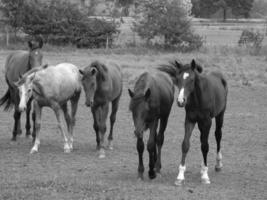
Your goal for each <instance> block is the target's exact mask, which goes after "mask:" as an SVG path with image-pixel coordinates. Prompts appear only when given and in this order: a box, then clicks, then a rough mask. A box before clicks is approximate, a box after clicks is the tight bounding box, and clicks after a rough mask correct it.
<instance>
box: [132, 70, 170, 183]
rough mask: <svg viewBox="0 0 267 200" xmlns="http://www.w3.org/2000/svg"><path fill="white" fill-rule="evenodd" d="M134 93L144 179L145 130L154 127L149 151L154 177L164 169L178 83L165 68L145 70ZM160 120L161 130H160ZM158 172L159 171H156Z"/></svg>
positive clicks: (136, 124)
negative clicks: (164, 148) (163, 150)
mask: <svg viewBox="0 0 267 200" xmlns="http://www.w3.org/2000/svg"><path fill="white" fill-rule="evenodd" d="M128 92H129V95H130V97H131V101H130V106H129V108H130V111H131V112H132V117H133V121H134V126H135V131H134V133H135V136H136V137H137V143H136V147H137V151H138V156H139V165H138V178H140V179H143V173H144V164H143V152H144V141H143V133H144V131H146V130H147V129H150V134H149V139H148V142H147V150H148V153H149V171H148V175H149V178H150V179H153V178H155V177H156V173H160V169H161V147H162V145H163V141H164V131H165V129H166V126H167V123H168V118H169V114H170V111H171V107H172V104H173V99H174V85H173V82H172V80H171V79H170V77H169V76H168V75H167V74H166V73H163V72H160V71H158V72H157V73H154V74H150V73H148V72H145V73H143V74H141V75H140V77H139V78H138V80H137V82H136V84H135V86H134V91H132V90H130V89H129V90H128ZM159 120H160V126H159V131H158V133H157V129H158V124H159ZM155 172H156V173H155Z"/></svg>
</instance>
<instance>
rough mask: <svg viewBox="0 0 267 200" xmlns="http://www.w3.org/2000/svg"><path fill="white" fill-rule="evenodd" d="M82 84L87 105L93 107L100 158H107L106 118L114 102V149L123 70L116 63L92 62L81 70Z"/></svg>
mask: <svg viewBox="0 0 267 200" xmlns="http://www.w3.org/2000/svg"><path fill="white" fill-rule="evenodd" d="M80 73H81V75H82V85H83V88H84V92H85V96H86V100H85V105H86V106H88V107H91V111H92V115H93V119H94V125H93V127H94V130H95V133H96V142H97V149H98V150H99V158H105V150H104V136H105V132H106V129H107V128H106V120H107V116H108V111H109V103H110V102H111V104H112V109H111V114H110V132H109V136H108V148H109V149H110V150H112V149H113V144H112V141H113V126H114V123H115V121H116V114H117V111H118V107H119V101H120V97H121V94H122V85H123V84H122V72H121V69H120V67H119V66H118V65H116V64H115V63H102V62H99V61H94V62H92V63H91V64H90V65H89V66H87V67H85V68H84V69H83V70H82V69H81V70H80Z"/></svg>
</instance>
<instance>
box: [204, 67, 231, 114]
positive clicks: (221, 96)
mask: <svg viewBox="0 0 267 200" xmlns="http://www.w3.org/2000/svg"><path fill="white" fill-rule="evenodd" d="M208 80H209V82H210V83H209V84H210V86H211V90H212V91H211V92H212V93H213V94H214V95H213V98H214V101H213V102H214V105H213V106H214V116H216V115H217V114H219V113H220V112H222V111H223V110H224V109H225V107H226V101H227V93H228V87H227V82H226V79H225V78H224V76H223V75H222V73H220V72H211V73H210V74H209V76H208Z"/></svg>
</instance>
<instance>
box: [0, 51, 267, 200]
mask: <svg viewBox="0 0 267 200" xmlns="http://www.w3.org/2000/svg"><path fill="white" fill-rule="evenodd" d="M10 52H11V51H6V50H1V51H0V66H1V67H2V68H1V69H2V70H1V71H3V67H4V61H5V58H6V57H7V55H8V54H9V53H10ZM174 58H177V59H180V60H182V61H183V62H189V61H190V60H191V59H192V58H195V59H196V60H197V62H199V63H201V64H202V65H203V67H204V70H205V72H208V71H211V70H220V71H222V72H223V73H224V74H225V75H226V77H227V80H228V82H229V99H228V106H227V110H226V115H225V125H224V128H223V139H222V154H223V164H224V167H223V170H222V171H221V172H219V173H217V172H215V171H214V165H215V155H216V154H215V149H216V145H215V139H214V134H213V132H214V124H213V126H212V130H211V134H210V140H209V141H210V152H209V155H208V164H209V175H210V179H211V185H202V184H201V182H200V173H199V172H200V163H201V161H202V155H201V151H200V142H199V132H198V130H197V129H195V130H194V132H193V136H192V138H191V148H190V151H189V154H188V156H187V169H188V171H187V172H186V174H185V176H186V182H185V185H184V186H182V187H175V186H174V184H173V183H174V181H175V179H176V176H177V172H178V164H179V161H180V157H181V150H180V149H181V148H180V145H181V142H182V139H183V135H184V130H183V121H184V110H183V109H180V108H178V107H177V106H176V104H174V105H173V108H172V112H171V115H170V119H169V123H168V127H167V130H166V134H165V142H164V145H163V149H162V176H161V177H157V178H156V179H155V180H152V181H151V180H149V179H148V176H147V169H148V154H147V152H146V151H145V153H144V161H145V167H146V171H145V180H144V181H143V182H140V181H138V180H137V164H138V157H137V151H136V148H135V146H136V145H135V143H136V139H135V137H134V135H133V130H134V129H133V122H132V119H131V114H130V112H129V110H128V104H129V97H128V92H127V89H128V88H129V87H130V88H132V87H133V84H134V81H135V79H136V77H137V76H138V75H139V74H140V73H141V72H142V71H143V70H152V69H153V68H155V67H157V66H158V65H159V64H163V63H166V62H168V61H170V60H173V59H174ZM96 59H98V60H111V61H114V62H117V63H118V64H120V65H121V66H122V68H123V74H124V81H123V82H124V90H123V94H122V98H121V101H120V107H119V112H118V116H117V122H116V123H115V127H114V150H113V151H107V157H106V158H105V159H103V160H100V159H99V158H98V156H97V155H98V154H97V152H96V149H95V148H96V142H95V134H94V131H93V127H92V115H91V112H90V110H89V109H88V108H87V107H86V106H85V105H84V101H85V100H84V94H82V96H81V99H80V102H79V108H78V113H77V123H76V127H75V129H74V139H75V141H74V151H73V152H72V153H70V154H64V153H63V142H62V139H61V136H60V134H59V131H58V129H57V124H56V123H55V121H56V118H55V115H54V114H53V112H52V111H51V110H50V109H44V111H43V119H42V126H41V145H40V149H39V152H38V153H37V154H34V155H30V154H29V152H30V148H31V145H32V144H31V141H30V140H29V139H26V138H25V136H24V133H23V135H22V136H21V137H19V139H18V141H17V142H16V143H12V142H11V141H10V139H11V131H12V126H13V119H12V118H13V117H12V116H13V113H12V112H9V113H6V112H2V111H1V112H0V199H12V200H13V199H20V200H21V199H27V200H28V199H44V200H45V199H64V200H68V199H69V200H71V199H81V200H82V199H105V200H111V199H119V200H122V199H140V200H141V199H142V200H143V199H159V200H160V199H208V200H215V199H218V200H221V199H227V200H228V199H238V200H239V199H262V200H263V199H266V198H267V191H266V186H267V171H266V168H267V155H266V148H267V135H266V130H267V123H266V121H267V115H266V113H267V101H266V99H267V92H266V90H267V57H266V56H250V55H248V54H246V52H243V51H238V50H237V49H234V48H226V47H220V48H219V47H214V48H212V49H206V50H202V51H201V52H195V53H187V54H180V53H159V52H152V51H145V50H142V49H134V50H132V51H124V50H113V51H111V50H109V51H103V50H102V51H96V50H95V51H90V50H88V51H87V50H73V49H69V50H64V51H61V50H58V51H55V50H53V51H44V62H45V63H49V64H57V63H61V62H71V63H73V64H76V65H78V66H79V67H81V68H82V67H84V66H86V65H88V63H90V62H91V61H93V60H96ZM0 80H1V86H0V94H1V95H3V94H4V92H5V90H6V88H7V86H6V83H5V79H4V73H1V76H0ZM22 121H23V122H22V125H23V126H24V121H25V118H24V116H23V120H22ZM24 132H25V130H24Z"/></svg>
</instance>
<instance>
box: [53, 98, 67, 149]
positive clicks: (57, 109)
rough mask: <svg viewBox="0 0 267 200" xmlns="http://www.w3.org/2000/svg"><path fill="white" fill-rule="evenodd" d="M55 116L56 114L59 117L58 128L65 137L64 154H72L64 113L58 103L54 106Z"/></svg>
mask: <svg viewBox="0 0 267 200" xmlns="http://www.w3.org/2000/svg"><path fill="white" fill-rule="evenodd" d="M52 108H53V110H54V112H55V114H56V117H57V121H58V127H59V129H60V132H61V135H62V137H63V141H64V152H65V153H70V151H71V149H70V146H69V142H68V141H69V140H68V137H67V134H66V133H67V132H68V131H66V126H65V124H64V112H63V110H62V108H61V107H60V105H58V103H55V104H54V105H53V106H52Z"/></svg>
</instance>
